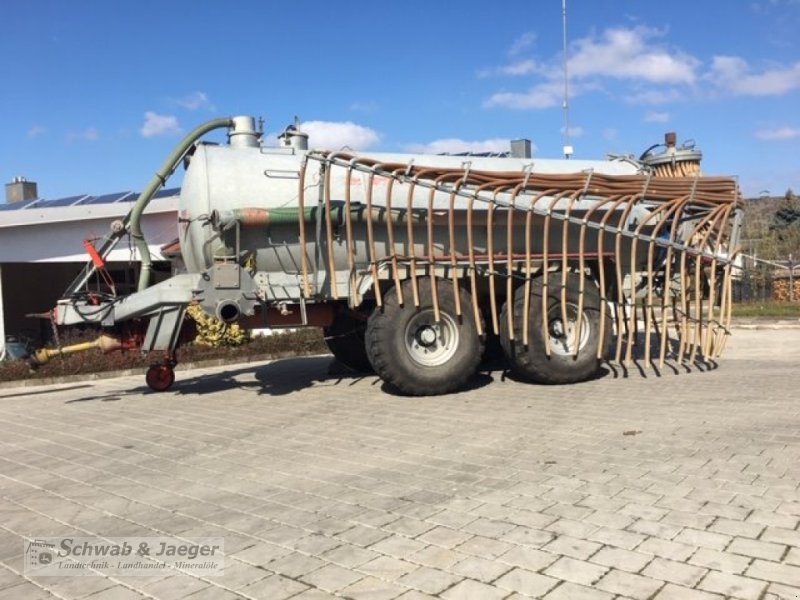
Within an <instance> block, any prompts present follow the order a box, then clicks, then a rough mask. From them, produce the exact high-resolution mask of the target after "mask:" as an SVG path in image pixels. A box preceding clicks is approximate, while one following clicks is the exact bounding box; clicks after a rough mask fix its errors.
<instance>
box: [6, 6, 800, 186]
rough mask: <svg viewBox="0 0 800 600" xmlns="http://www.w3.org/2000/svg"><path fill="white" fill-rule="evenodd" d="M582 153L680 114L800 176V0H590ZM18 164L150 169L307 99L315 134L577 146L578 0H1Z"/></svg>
mask: <svg viewBox="0 0 800 600" xmlns="http://www.w3.org/2000/svg"><path fill="white" fill-rule="evenodd" d="M568 10H569V40H570V44H569V47H570V50H569V54H570V57H571V60H570V69H569V70H570V74H571V84H570V85H571V91H572V94H571V111H570V124H571V126H572V132H571V143H572V144H573V145H574V147H575V155H574V156H575V157H576V158H602V157H604V156H605V154H606V153H609V152H612V153H626V154H636V155H638V154H639V153H641V152H642V151H643V150H644V149H645V148H647V147H648V146H650V145H651V144H655V143H658V142H661V141H663V134H664V132H666V131H669V130H675V131H677V132H678V137H679V140H684V139H689V138H691V139H694V140H695V141H696V142H697V145H698V147H700V148H701V149H702V150H703V152H704V156H705V159H704V169H705V171H706V172H707V173H713V174H732V175H738V176H739V177H740V180H741V184H742V188H743V190H744V191H745V193H746V194H750V195H757V194H759V193H760V192H762V191H763V190H769V191H770V192H771V193H772V194H775V195H778V194H783V193H784V192H785V191H786V189H787V188H788V187H790V186H791V187H793V188H794V189H795V191H800V36H799V35H798V33H800V0H752V1H745V0H742V1H739V0H727V1H725V2H722V1H720V0H718V1H715V2H712V1H705V2H697V1H696V0H694V1H688V0H672V1H671V2H650V1H634V0H613V1H612V0H569V3H568ZM0 22H2V23H3V35H2V36H0V67H2V68H1V69H0V72H1V73H2V78H3V83H2V88H0V90H1V91H0V130H1V131H2V136H1V137H0V178H2V179H3V180H4V182H8V181H10V180H11V179H12V177H14V176H18V175H21V176H25V177H27V178H28V179H29V180H35V181H37V182H38V183H39V191H40V195H41V196H42V197H45V198H56V197H60V196H68V195H73V194H80V193H90V194H101V193H105V192H113V191H123V190H128V189H132V190H140V189H141V188H142V187H144V185H145V184H146V183H147V181H148V180H149V178H150V176H151V175H152V173H153V172H154V170H155V169H156V168H157V167H158V166H159V165H160V164H161V162H162V161H163V159H164V158H165V157H166V155H167V153H168V152H169V151H170V149H171V148H172V146H173V145H174V144H175V143H176V142H177V141H178V140H179V139H180V136H181V133H182V132H186V131H188V130H190V129H192V128H193V127H194V126H196V125H198V124H200V123H201V122H203V121H205V120H208V119H210V118H213V117H216V116H222V115H234V114H252V115H256V116H263V117H264V119H265V120H266V125H265V130H266V131H267V132H269V133H275V132H279V131H280V130H282V129H283V128H284V127H285V126H286V125H287V124H289V123H290V122H291V121H292V120H293V118H294V116H295V115H298V116H299V117H300V119H301V120H302V121H303V122H305V123H306V128H307V130H308V131H309V132H310V133H311V137H312V139H311V143H312V145H313V146H326V145H337V146H341V145H349V146H351V147H355V148H357V149H361V150H365V151H370V150H374V151H421V150H426V149H427V150H432V151H446V150H449V151H459V150H465V149H476V150H483V149H500V150H505V149H506V148H507V140H508V139H510V138H517V137H528V138H530V139H532V140H533V143H534V146H535V155H536V156H542V157H555V156H559V155H560V153H561V147H562V145H563V135H562V129H563V123H564V121H563V114H562V110H561V101H562V94H563V91H562V90H563V83H562V79H561V77H562V69H561V61H562V55H561V0H526V1H523V0H506V1H503V2H490V1H487V0H462V1H461V2H459V3H451V2H444V1H435V0H427V1H422V0H406V1H405V2H402V3H400V2H394V3H389V2H376V1H374V0H373V1H371V2H361V1H350V2H330V1H326V2H322V1H317V0H306V1H304V2H298V1H295V2H288V1H283V2H278V1H266V0H262V1H258V2H257V1H251V2H248V1H244V0H242V1H235V2H212V1H210V0H209V1H199V0H193V1H187V0H170V1H169V2H156V1H155V0H142V1H139V2H112V1H109V0H75V1H72V2H63V1H60V0H52V1H41V0H26V1H25V2H11V1H6V2H3V3H2V4H0Z"/></svg>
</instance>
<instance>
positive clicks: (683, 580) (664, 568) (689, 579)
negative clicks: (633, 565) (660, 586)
mask: <svg viewBox="0 0 800 600" xmlns="http://www.w3.org/2000/svg"><path fill="white" fill-rule="evenodd" d="M707 572H708V571H707V569H703V568H701V567H693V566H691V565H687V564H684V563H680V562H676V561H674V560H667V559H666V558H656V559H653V561H652V562H651V563H650V564H649V565H647V567H645V568H644V569H643V570H642V572H641V574H642V575H646V576H647V577H652V578H653V579H662V580H664V581H669V582H670V583H675V584H677V585H682V586H684V587H689V588H691V587H694V586H695V584H696V583H697V582H698V581H700V579H702V578H703V576H704V575H705V574H706V573H707Z"/></svg>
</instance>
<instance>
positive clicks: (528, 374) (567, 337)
mask: <svg viewBox="0 0 800 600" xmlns="http://www.w3.org/2000/svg"><path fill="white" fill-rule="evenodd" d="M561 280H562V274H561V273H551V274H550V275H549V279H548V280H547V282H548V283H547V309H546V310H547V328H548V333H549V335H548V336H547V338H545V334H544V330H543V319H542V294H543V292H544V285H543V278H538V279H535V280H533V281H532V282H531V291H530V294H531V297H530V303H529V309H528V345H527V346H525V345H524V344H523V331H522V328H523V314H524V310H525V286H524V285H523V286H520V287H518V288H517V290H516V292H515V293H514V297H513V299H511V298H510V299H509V300H508V301H507V302H506V304H505V306H504V307H503V311H502V315H501V319H500V341H501V343H502V345H503V350H504V352H505V354H506V357H507V358H508V362H509V364H510V365H511V370H512V371H513V372H514V373H515V374H516V375H517V376H518V377H519V378H521V379H523V380H525V381H532V382H536V383H544V384H567V383H577V382H580V381H586V380H587V379H592V378H594V377H595V376H596V375H597V374H598V372H599V370H600V363H601V360H600V359H598V358H597V348H598V345H600V347H601V348H602V349H603V352H605V350H606V348H607V347H608V342H609V340H610V336H611V323H610V319H609V318H608V315H607V311H605V310H604V307H603V306H602V302H601V300H600V290H598V288H597V286H596V285H595V283H594V282H593V281H591V280H588V279H587V280H585V281H584V291H583V315H582V318H581V326H580V340H576V339H575V336H576V334H577V333H578V331H577V323H578V304H579V299H580V284H581V276H580V275H579V274H577V273H569V274H568V275H567V284H566V304H567V323H564V322H563V320H562V312H561ZM510 304H511V306H509V305H510ZM508 310H513V311H514V339H513V340H512V339H510V338H511V336H510V335H509V332H508ZM602 319H605V321H606V322H605V327H604V333H603V340H602V343H601V340H600V323H601V320H602ZM547 346H549V349H550V355H549V356H548V355H547Z"/></svg>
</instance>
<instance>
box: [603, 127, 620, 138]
mask: <svg viewBox="0 0 800 600" xmlns="http://www.w3.org/2000/svg"><path fill="white" fill-rule="evenodd" d="M618 137H619V131H618V130H617V129H614V128H613V127H608V128H607V129H604V130H603V139H604V140H605V141H607V142H614V141H616V140H617V138H618Z"/></svg>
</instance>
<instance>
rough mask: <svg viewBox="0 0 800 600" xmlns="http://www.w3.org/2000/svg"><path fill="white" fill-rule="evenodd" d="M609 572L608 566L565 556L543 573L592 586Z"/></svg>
mask: <svg viewBox="0 0 800 600" xmlns="http://www.w3.org/2000/svg"><path fill="white" fill-rule="evenodd" d="M606 572H608V568H606V567H601V566H598V565H595V564H592V563H588V562H584V561H582V560H575V559H574V558H569V557H567V556H563V557H561V558H559V559H558V560H557V561H556V562H554V563H553V564H552V565H550V566H549V567H547V568H546V569H545V570H544V571H543V573H544V574H545V575H549V576H550V577H555V578H556V579H562V580H564V581H569V582H571V583H577V584H581V585H586V586H590V585H592V584H593V583H595V582H596V581H597V580H598V579H600V578H601V577H602V576H603V575H605V574H606Z"/></svg>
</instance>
